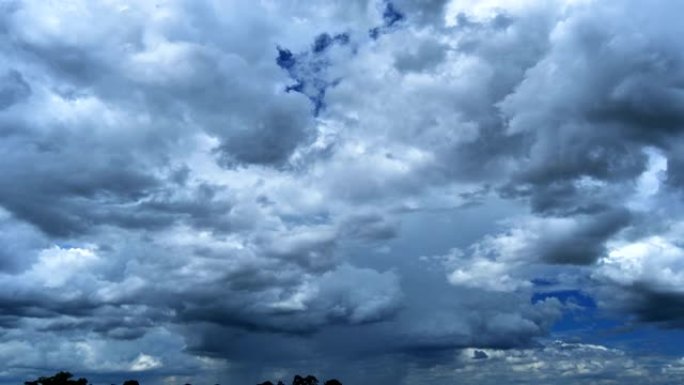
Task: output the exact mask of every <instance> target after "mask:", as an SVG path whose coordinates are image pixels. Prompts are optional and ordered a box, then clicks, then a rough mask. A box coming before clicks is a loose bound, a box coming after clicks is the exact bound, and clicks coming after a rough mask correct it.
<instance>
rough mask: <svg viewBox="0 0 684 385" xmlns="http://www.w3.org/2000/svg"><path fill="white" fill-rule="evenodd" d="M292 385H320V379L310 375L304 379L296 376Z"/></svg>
mask: <svg viewBox="0 0 684 385" xmlns="http://www.w3.org/2000/svg"><path fill="white" fill-rule="evenodd" d="M292 385H318V378H316V377H314V376H312V375H308V376H306V377H304V378H303V377H302V376H300V375H296V376H294V378H293V379H292Z"/></svg>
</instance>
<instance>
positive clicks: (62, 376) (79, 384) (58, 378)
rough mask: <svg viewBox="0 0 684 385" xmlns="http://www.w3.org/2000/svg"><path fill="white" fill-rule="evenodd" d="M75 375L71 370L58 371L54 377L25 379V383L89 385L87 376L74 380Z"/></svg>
mask: <svg viewBox="0 0 684 385" xmlns="http://www.w3.org/2000/svg"><path fill="white" fill-rule="evenodd" d="M73 376H74V375H73V374H71V373H69V372H58V373H57V374H55V375H54V376H52V377H39V378H38V379H37V380H34V381H25V382H24V385H88V380H86V379H85V378H79V379H78V380H72V379H71V377H73Z"/></svg>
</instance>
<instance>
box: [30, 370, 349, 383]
mask: <svg viewBox="0 0 684 385" xmlns="http://www.w3.org/2000/svg"><path fill="white" fill-rule="evenodd" d="M73 377H74V375H73V374H71V373H69V372H59V373H57V374H55V375H54V376H51V377H40V378H38V379H37V380H34V381H25V382H24V385H90V384H89V383H88V380H87V379H85V378H79V379H77V380H75V379H73ZM319 383H320V382H319V381H318V378H316V377H314V376H312V375H308V376H306V377H302V376H300V375H296V376H294V378H293V379H292V385H319ZM112 385H114V384H112ZM123 385H140V384H139V383H138V381H137V380H126V381H124V383H123ZM185 385H191V384H185ZM216 385H219V384H216ZM257 385H274V384H273V383H272V382H271V381H266V382H262V383H261V384H257ZM277 385H285V384H284V383H283V382H282V381H278V383H277ZM323 385H342V383H341V382H340V381H338V380H336V379H332V380H328V381H326V382H325V383H323Z"/></svg>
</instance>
